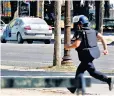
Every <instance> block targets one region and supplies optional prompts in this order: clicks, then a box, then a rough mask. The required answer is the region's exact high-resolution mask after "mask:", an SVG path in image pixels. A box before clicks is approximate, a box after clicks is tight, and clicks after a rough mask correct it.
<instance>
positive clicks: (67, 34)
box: [62, 0, 73, 64]
mask: <svg viewBox="0 0 114 96" xmlns="http://www.w3.org/2000/svg"><path fill="white" fill-rule="evenodd" d="M70 5H71V2H70V0H68V1H65V22H64V23H65V33H64V44H69V45H70V44H71V39H70V36H71V10H70V8H71V7H70ZM72 63H73V62H72V60H71V56H70V50H65V49H64V56H63V60H62V64H72Z"/></svg>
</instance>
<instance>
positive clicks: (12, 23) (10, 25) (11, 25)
mask: <svg viewBox="0 0 114 96" xmlns="http://www.w3.org/2000/svg"><path fill="white" fill-rule="evenodd" d="M15 22H16V20H13V21H11V23H10V24H9V27H10V28H12V27H13V26H14V25H15Z"/></svg>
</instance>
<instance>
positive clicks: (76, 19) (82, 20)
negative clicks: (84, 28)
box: [73, 15, 89, 25]
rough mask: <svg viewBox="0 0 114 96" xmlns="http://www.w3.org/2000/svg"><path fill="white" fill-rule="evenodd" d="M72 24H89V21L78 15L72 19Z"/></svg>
mask: <svg viewBox="0 0 114 96" xmlns="http://www.w3.org/2000/svg"><path fill="white" fill-rule="evenodd" d="M73 23H81V24H83V25H84V24H89V20H88V18H87V17H86V16H84V15H78V16H74V17H73Z"/></svg>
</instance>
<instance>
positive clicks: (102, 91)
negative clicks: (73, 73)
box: [0, 84, 114, 96]
mask: <svg viewBox="0 0 114 96" xmlns="http://www.w3.org/2000/svg"><path fill="white" fill-rule="evenodd" d="M0 95H1V96H41V95H42V96H77V95H76V94H72V93H70V92H69V91H68V90H67V88H28V89H24V88H23V89H22V88H21V89H19V88H18V89H1V94H0ZM78 96H79V95H78ZM80 96H81V95H80ZM84 96H114V89H113V90H112V91H109V90H108V86H107V85H106V84H92V87H90V88H86V95H84Z"/></svg>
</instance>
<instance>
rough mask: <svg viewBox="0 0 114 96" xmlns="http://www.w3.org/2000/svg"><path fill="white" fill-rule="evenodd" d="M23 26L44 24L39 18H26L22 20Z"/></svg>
mask: <svg viewBox="0 0 114 96" xmlns="http://www.w3.org/2000/svg"><path fill="white" fill-rule="evenodd" d="M23 22H24V23H25V24H46V22H45V21H44V20H42V19H40V18H26V19H23Z"/></svg>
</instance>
